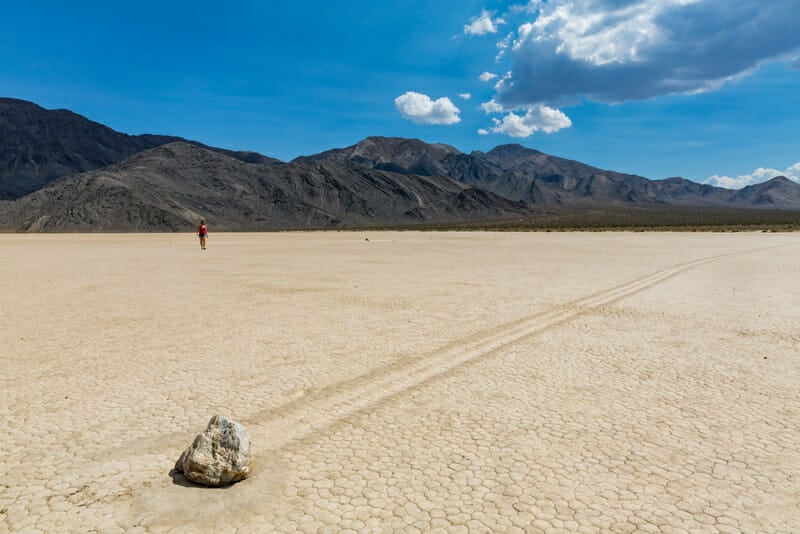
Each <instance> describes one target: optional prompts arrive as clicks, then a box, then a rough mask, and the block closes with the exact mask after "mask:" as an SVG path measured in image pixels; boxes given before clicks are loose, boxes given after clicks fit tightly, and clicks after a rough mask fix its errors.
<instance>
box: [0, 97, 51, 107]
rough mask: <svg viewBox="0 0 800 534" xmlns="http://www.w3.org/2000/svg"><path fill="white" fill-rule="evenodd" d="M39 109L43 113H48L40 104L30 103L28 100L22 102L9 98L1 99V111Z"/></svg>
mask: <svg viewBox="0 0 800 534" xmlns="http://www.w3.org/2000/svg"><path fill="white" fill-rule="evenodd" d="M12 108H14V109H20V108H21V109H25V108H28V109H39V110H42V111H46V110H45V109H44V108H43V107H42V106H40V105H39V104H35V103H33V102H29V101H27V100H21V99H19V98H9V97H5V96H3V97H0V111H4V110H8V109H12Z"/></svg>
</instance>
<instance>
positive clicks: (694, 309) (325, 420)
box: [0, 228, 800, 533]
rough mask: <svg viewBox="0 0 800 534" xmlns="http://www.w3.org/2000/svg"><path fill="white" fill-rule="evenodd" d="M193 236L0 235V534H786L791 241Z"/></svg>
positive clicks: (792, 352) (799, 245)
mask: <svg viewBox="0 0 800 534" xmlns="http://www.w3.org/2000/svg"><path fill="white" fill-rule="evenodd" d="M212 230H213V228H212ZM196 241H197V240H196V237H195V236H193V235H187V234H169V235H8V234H6V235H0V266H1V267H2V268H1V269H0V385H1V386H2V387H1V388H0V423H2V431H0V532H17V531H26V532H28V531H29V532H34V531H37V530H38V531H43V532H87V531H99V532H122V531H126V532H145V531H148V532H166V531H173V532H192V531H208V532H237V531H238V532H259V531H260V532H272V531H276V532H425V533H428V532H550V531H553V532H608V531H611V532H633V531H641V532H740V531H749V532H798V531H800V234H764V233H748V234H688V233H681V234H677V233H676V234H671V233H652V234H651V233H598V234H594V233H585V234H579V233H563V234H562V233H521V234H514V233H507V234H506V233H502V234H500V233H457V232H454V233H415V232H398V233H355V232H342V233H335V232H332V233H284V234H215V233H213V232H212V234H211V236H210V239H209V243H208V250H206V251H201V250H200V248H199V246H198V244H197V242H196ZM214 414H222V415H225V416H228V417H230V418H232V419H234V420H236V421H238V422H240V423H242V424H243V425H245V427H246V428H247V429H248V431H249V432H250V434H251V436H252V442H253V453H254V461H253V473H252V475H251V477H250V478H248V479H247V480H245V481H243V482H240V483H238V484H236V485H234V486H231V487H228V488H223V489H205V488H200V487H196V486H192V485H190V484H188V483H187V482H186V481H185V480H184V479H183V478H182V477H181V476H179V475H176V474H174V473H171V470H172V468H173V465H174V464H175V461H176V459H177V458H178V456H179V455H180V453H181V451H182V450H183V449H184V448H185V447H186V446H188V445H189V444H190V443H191V441H192V439H193V438H194V436H195V435H196V434H197V433H199V432H201V431H202V430H203V429H204V428H205V425H206V423H207V422H208V420H209V418H210V417H211V416H212V415H214Z"/></svg>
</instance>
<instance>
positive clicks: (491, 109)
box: [481, 99, 505, 113]
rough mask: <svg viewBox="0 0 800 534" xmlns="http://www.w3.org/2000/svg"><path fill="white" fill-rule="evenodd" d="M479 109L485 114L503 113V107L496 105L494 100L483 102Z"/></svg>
mask: <svg viewBox="0 0 800 534" xmlns="http://www.w3.org/2000/svg"><path fill="white" fill-rule="evenodd" d="M481 109H482V110H483V111H485V112H486V113H502V112H503V111H505V109H504V108H503V106H501V105H500V104H498V103H497V101H496V100H494V99H492V100H489V101H488V102H484V103H483V104H481Z"/></svg>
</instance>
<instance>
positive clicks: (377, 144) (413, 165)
mask: <svg viewBox="0 0 800 534" xmlns="http://www.w3.org/2000/svg"><path fill="white" fill-rule="evenodd" d="M459 155H461V152H460V151H459V150H458V149H456V148H455V147H452V146H450V145H446V144H443V143H434V144H430V143H426V142H425V141H421V140H420V139H408V138H404V137H378V136H375V137H367V138H366V139H362V140H361V141H359V142H358V143H357V144H355V145H352V146H349V147H347V148H336V149H333V150H328V151H326V152H322V153H321V154H316V155H313V156H302V157H299V158H296V159H294V160H293V163H312V162H318V161H353V162H355V163H358V164H359V165H362V166H364V167H368V168H371V169H380V170H386V171H392V172H397V173H400V174H419V175H422V176H448V169H447V167H446V166H445V165H443V162H444V160H445V159H447V158H448V157H454V156H459Z"/></svg>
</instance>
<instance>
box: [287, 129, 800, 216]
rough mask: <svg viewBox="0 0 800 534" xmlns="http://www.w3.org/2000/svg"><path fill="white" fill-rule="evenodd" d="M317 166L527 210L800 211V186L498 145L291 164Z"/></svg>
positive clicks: (368, 147) (345, 152)
mask: <svg viewBox="0 0 800 534" xmlns="http://www.w3.org/2000/svg"><path fill="white" fill-rule="evenodd" d="M321 160H328V161H343V160H349V161H353V162H355V163H358V164H359V165H363V166H366V167H369V168H381V169H392V170H393V171H395V172H401V173H406V172H407V173H411V172H413V173H417V174H423V175H432V174H436V175H441V176H446V177H448V178H451V179H453V180H457V181H460V182H463V183H466V184H469V185H472V186H474V187H479V188H481V189H485V190H487V191H491V192H493V193H495V194H497V195H500V196H503V197H505V198H508V199H510V200H519V201H523V202H526V203H530V204H543V205H573V206H584V207H592V206H601V205H621V206H624V205H636V204H642V205H646V204H668V205H676V206H707V207H713V206H717V207H748V208H752V207H770V208H778V209H800V185H798V184H796V183H794V182H792V181H790V180H785V183H784V182H781V188H780V189H781V191H780V193H778V192H777V190H774V188H772V190H773V192H772V193H771V194H770V195H769V196H768V197H764V198H762V199H761V200H758V199H757V198H756V197H754V196H753V195H752V194H751V193H750V192H747V193H744V194H737V192H736V191H732V190H729V189H723V188H720V187H714V186H711V185H706V184H698V183H696V182H691V181H689V180H686V179H683V178H669V179H666V180H649V179H647V178H644V177H642V176H636V175H632V174H624V173H618V172H614V171H608V170H603V169H599V168H597V167H592V166H590V165H586V164H584V163H580V162H578V161H573V160H568V159H564V158H559V157H556V156H551V155H548V154H545V153H543V152H539V151H538V150H533V149H530V148H526V147H523V146H521V145H518V144H511V145H501V146H498V147H496V148H494V149H492V150H490V151H489V152H485V153H484V152H480V151H475V152H472V153H470V154H464V153H461V152H459V151H458V150H456V149H455V148H453V147H450V146H448V145H440V144H433V145H431V144H427V143H424V142H422V141H419V140H417V139H400V138H384V137H369V138H367V139H364V140H363V141H361V142H360V143H358V144H356V145H353V146H351V147H347V148H342V149H335V150H329V151H327V152H323V153H321V154H317V155H314V156H308V157H302V158H297V159H296V160H295V161H321ZM753 187H757V186H753ZM767 198H768V199H769V200H767Z"/></svg>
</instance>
